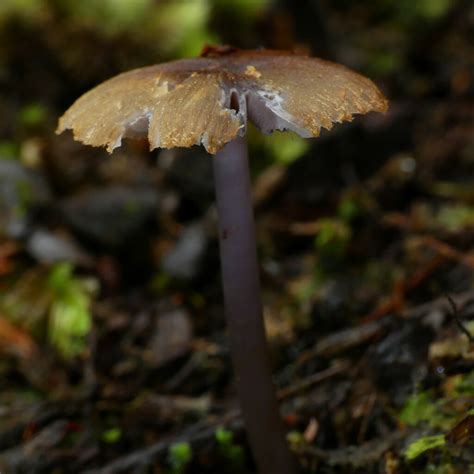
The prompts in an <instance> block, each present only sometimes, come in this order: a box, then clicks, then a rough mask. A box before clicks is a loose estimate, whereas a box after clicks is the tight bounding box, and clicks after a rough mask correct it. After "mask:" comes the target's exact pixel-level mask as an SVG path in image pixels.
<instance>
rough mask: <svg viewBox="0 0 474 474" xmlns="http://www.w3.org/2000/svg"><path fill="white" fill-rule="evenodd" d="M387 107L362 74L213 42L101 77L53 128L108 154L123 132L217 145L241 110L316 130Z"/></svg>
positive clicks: (303, 130) (243, 117)
mask: <svg viewBox="0 0 474 474" xmlns="http://www.w3.org/2000/svg"><path fill="white" fill-rule="evenodd" d="M387 106H388V102H387V100H386V99H385V97H384V96H383V95H382V93H381V92H380V91H379V89H378V88H377V86H375V84H374V83H373V82H372V81H371V80H370V79H367V78H366V77H363V76H361V75H360V74H357V73H355V72H353V71H351V70H350V69H347V68H346V67H344V66H341V65H339V64H335V63H332V62H329V61H324V60H321V59H317V58H311V57H307V56H301V55H296V54H292V53H289V52H283V51H274V50H264V49H262V50H239V49H236V48H232V47H228V46H218V47H207V48H205V50H204V52H203V54H202V56H201V57H198V58H194V59H182V60H177V61H171V62H168V63H163V64H158V65H155V66H149V67H144V68H141V69H135V70H133V71H129V72H125V73H123V74H119V75H118V76H115V77H113V78H112V79H109V80H108V81H105V82H103V83H102V84H100V85H98V86H97V87H95V88H94V89H92V90H90V91H89V92H87V93H86V94H84V95H83V96H82V97H80V98H79V99H78V100H77V101H76V102H75V103H74V104H73V105H72V106H71V107H70V108H69V109H68V110H67V111H66V112H65V114H64V115H63V116H62V117H61V118H60V120H59V126H58V128H57V131H56V132H57V133H61V132H63V131H64V130H66V129H71V130H72V131H73V133H74V138H75V139H76V140H79V141H81V142H83V143H85V144H87V145H93V146H105V147H106V148H107V150H108V151H109V152H112V151H113V150H114V149H115V148H117V147H118V146H120V145H121V142H122V138H124V137H131V138H138V137H145V136H147V137H148V140H149V143H150V149H154V148H157V147H161V148H172V147H190V146H192V145H199V144H202V145H204V147H205V148H206V150H207V151H208V152H209V153H216V152H217V151H218V150H219V149H221V148H222V147H223V146H224V145H225V144H226V143H227V142H229V141H231V140H233V139H234V138H235V137H236V136H237V135H239V134H240V135H243V134H244V133H245V131H246V126H247V118H248V119H249V120H251V121H252V122H253V123H254V124H255V125H256V126H257V128H259V129H260V130H262V131H263V132H264V133H271V132H272V131H274V130H292V131H294V132H296V133H298V134H299V135H301V136H303V137H316V136H318V135H319V133H320V130H321V127H324V128H326V129H328V130H329V129H330V128H332V125H333V123H335V122H342V121H350V120H352V116H353V115H354V114H365V113H367V112H370V111H377V112H385V111H386V110H387Z"/></svg>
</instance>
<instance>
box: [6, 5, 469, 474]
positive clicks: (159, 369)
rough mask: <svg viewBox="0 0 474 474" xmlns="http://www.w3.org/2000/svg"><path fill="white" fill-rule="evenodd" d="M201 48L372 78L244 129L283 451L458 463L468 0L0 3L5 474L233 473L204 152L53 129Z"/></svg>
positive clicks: (309, 456) (234, 447)
mask: <svg viewBox="0 0 474 474" xmlns="http://www.w3.org/2000/svg"><path fill="white" fill-rule="evenodd" d="M206 43H211V44H215V43H222V44H232V45H235V46H238V47H241V48H259V47H268V48H277V49H291V50H296V51H299V52H302V53H307V54H311V55H315V56H319V57H323V58H326V59H330V60H333V61H336V62H340V63H343V64H345V65H347V66H349V67H351V68H353V69H355V70H357V71H359V72H361V73H363V74H365V75H367V76H369V77H370V78H371V79H372V80H374V81H375V82H376V83H377V84H378V85H379V87H380V88H381V89H382V90H383V92H384V93H385V94H386V96H387V97H388V98H389V99H390V103H391V105H390V110H389V112H388V113H387V114H386V115H377V114H374V115H369V116H367V117H362V118H360V117H356V120H354V122H352V123H348V124H344V125H337V126H336V127H334V129H333V130H332V131H331V132H330V133H329V132H323V133H322V134H321V137H319V138H318V139H314V140H303V139H301V138H299V137H297V136H295V135H292V134H286V133H275V134H274V135H272V136H268V137H267V136H262V135H261V134H259V133H257V132H256V131H255V130H253V129H250V131H249V141H250V147H251V166H252V175H253V179H254V193H255V209H256V219H257V231H258V240H259V245H260V248H259V254H260V261H261V268H262V284H263V291H264V301H265V322H266V326H267V331H268V334H269V339H270V344H271V348H272V353H273V363H274V368H275V381H276V383H277V385H278V386H279V388H280V391H279V396H280V399H281V401H282V408H283V412H284V414H285V421H286V424H287V427H288V429H289V431H290V436H289V440H290V442H291V445H292V448H293V450H294V451H295V452H296V453H297V454H298V457H299V460H300V463H301V466H302V469H303V472H308V473H309V472H316V470H318V471H317V472H324V473H364V474H367V473H372V472H373V473H387V474H388V473H392V474H396V473H406V472H419V473H439V474H453V473H460V474H465V473H467V472H474V450H473V438H474V412H473V411H472V409H473V407H474V362H473V361H474V358H473V350H472V341H471V342H469V339H468V335H469V333H470V331H471V332H472V333H474V317H473V310H474V290H473V282H474V248H473V238H474V188H473V182H472V177H473V171H474V95H473V92H474V4H473V2H472V1H471V0H418V1H409V0H398V1H396V2H395V1H390V0H371V1H363V0H362V1H352V0H332V1H329V0H306V1H303V0H161V1H160V0H81V1H73V0H1V1H0V472H1V473H2V474H9V473H17V472H18V473H28V474H31V473H52V472H54V473H79V472H94V473H106V472H107V473H115V472H126V473H132V472H133V473H145V472H150V473H151V472H153V473H170V474H181V473H235V474H240V473H251V472H255V471H254V466H253V463H252V460H251V458H250V455H249V452H248V447H247V444H246V438H245V434H244V431H243V427H242V423H241V421H240V418H239V416H238V412H236V409H237V404H236V400H235V389H234V386H233V379H232V374H231V370H230V360H229V354H228V350H227V340H226V334H225V325H224V318H223V304H222V296H221V290H220V274H219V259H218V246H217V238H216V215H215V209H214V205H213V200H214V196H213V179H212V169H211V162H210V158H209V156H208V155H206V154H205V152H204V150H203V149H200V148H197V147H196V148H193V149H190V150H179V149H176V150H171V151H161V152H153V153H150V152H149V151H148V145H147V143H145V142H126V143H125V145H124V146H123V147H121V148H120V149H118V150H116V151H115V152H114V154H113V156H108V155H107V153H106V152H105V151H104V150H100V149H93V148H90V147H86V146H82V145H80V144H78V143H75V142H73V140H72V137H71V135H70V134H63V135H62V136H56V135H55V133H54V131H55V128H56V124H57V119H58V117H59V116H60V115H61V114H62V113H63V112H64V110H65V109H66V108H67V107H68V106H69V105H71V103H72V102H73V101H74V100H75V99H76V98H77V97H78V96H79V95H81V94H82V93H84V92H85V91H87V90H88V89H90V88H91V87H93V86H95V85H97V84H98V83H100V82H101V81H103V80H105V79H107V78H109V77H111V76H113V75H115V74H118V73H120V72H122V71H125V70H128V69H131V68H135V67H141V66H145V65H149V64H154V63H159V62H164V61H168V60H172V59H176V58H181V57H188V56H195V55H198V54H199V53H200V51H201V50H202V48H203V46H204V45H205V44H206Z"/></svg>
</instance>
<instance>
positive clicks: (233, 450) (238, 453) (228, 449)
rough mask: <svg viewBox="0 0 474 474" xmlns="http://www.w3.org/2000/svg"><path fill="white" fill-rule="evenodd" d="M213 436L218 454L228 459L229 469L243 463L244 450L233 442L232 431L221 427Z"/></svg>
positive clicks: (239, 466)
mask: <svg viewBox="0 0 474 474" xmlns="http://www.w3.org/2000/svg"><path fill="white" fill-rule="evenodd" d="M214 436H215V438H216V442H217V448H218V450H219V453H220V455H221V456H222V457H223V458H225V459H226V460H227V461H229V463H230V466H231V469H236V470H237V469H240V468H241V467H242V466H243V463H244V450H243V449H242V446H239V445H238V444H236V443H235V441H234V433H232V431H229V430H226V429H225V428H222V427H221V428H218V429H217V430H216V432H215V435H214Z"/></svg>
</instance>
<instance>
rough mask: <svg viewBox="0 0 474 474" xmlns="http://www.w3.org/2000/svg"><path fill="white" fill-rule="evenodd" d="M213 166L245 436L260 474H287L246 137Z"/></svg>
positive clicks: (289, 469) (291, 470)
mask: <svg viewBox="0 0 474 474" xmlns="http://www.w3.org/2000/svg"><path fill="white" fill-rule="evenodd" d="M213 162H214V180H215V187H216V199H217V211H218V214H219V242H220V255H221V266H222V284H223V289H224V302H225V308H226V318H227V325H228V330H229V338H230V350H231V356H232V362H233V366H234V372H235V377H236V381H237V383H236V385H237V392H238V396H239V398H240V404H241V409H242V413H243V417H244V421H245V425H246V429H247V434H248V437H249V442H250V446H251V448H252V451H253V455H254V457H255V460H256V462H257V466H258V468H259V472H260V474H291V473H294V472H295V468H294V464H293V459H292V456H291V454H290V451H289V449H288V446H287V443H286V439H285V430H284V427H283V423H282V421H281V418H280V415H279V409H278V403H277V400H276V396H275V389H274V386H273V383H272V374H271V367H270V358H269V354H268V349H267V342H266V337H265V328H264V325H263V316H262V303H261V297H260V280H259V270H258V261H257V249H256V241H255V224H254V218H253V209H252V195H251V184H250V175H249V166H248V153H247V142H246V140H245V137H238V138H236V139H235V140H233V141H231V142H229V143H228V144H227V145H225V147H224V148H223V149H222V150H221V151H219V152H218V153H217V154H216V155H215V157H214V158H213Z"/></svg>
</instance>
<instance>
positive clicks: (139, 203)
mask: <svg viewBox="0 0 474 474" xmlns="http://www.w3.org/2000/svg"><path fill="white" fill-rule="evenodd" d="M158 201H159V196H158V192H157V191H156V190H155V189H154V188H151V187H149V188H137V187H124V186H110V187H107V188H105V189H94V190H90V191H87V192H85V193H83V194H80V195H77V196H73V197H71V198H69V199H67V200H66V201H65V202H64V204H63V205H62V211H63V214H64V217H65V220H66V221H67V223H68V224H69V225H70V226H71V227H72V228H73V229H74V230H75V231H76V232H78V233H79V234H81V235H83V236H84V237H86V238H88V239H91V240H94V241H96V242H97V243H99V244H102V245H106V246H111V247H120V246H123V245H125V244H126V243H127V242H129V241H130V240H131V239H132V238H133V237H134V236H136V235H137V234H138V233H140V232H141V231H142V230H143V229H144V227H145V226H146V224H147V222H149V221H150V220H151V218H152V217H153V215H154V214H155V213H156V211H157V209H158Z"/></svg>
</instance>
